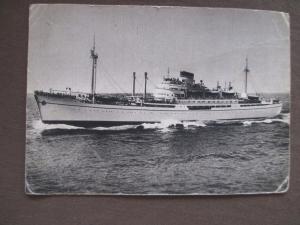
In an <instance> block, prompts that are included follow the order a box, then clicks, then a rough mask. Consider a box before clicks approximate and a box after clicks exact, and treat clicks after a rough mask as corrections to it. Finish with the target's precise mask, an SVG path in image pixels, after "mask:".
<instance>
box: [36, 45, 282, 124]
mask: <svg viewBox="0 0 300 225" xmlns="http://www.w3.org/2000/svg"><path fill="white" fill-rule="evenodd" d="M91 59H92V79H91V80H92V82H91V93H79V92H72V90H71V88H68V89H67V91H55V90H52V89H50V91H49V92H44V91H35V93H34V96H35V99H36V102H37V105H38V109H39V112H40V116H41V120H42V122H43V123H46V124H68V125H73V126H79V127H97V126H116V125H125V124H142V123H157V122H161V121H164V120H174V121H180V122H182V121H215V120H240V119H254V118H271V117H275V116H277V115H278V114H279V113H280V112H281V109H282V104H281V103H280V102H279V101H278V100H277V99H269V100H266V99H263V98H260V97H258V96H250V95H248V94H247V77H248V73H249V68H248V60H247V59H246V66H245V70H244V72H245V87H244V88H245V89H244V93H241V94H238V93H236V92H235V91H234V89H233V87H232V85H231V83H230V82H229V85H228V87H224V88H222V87H221V86H220V85H219V83H218V84H217V85H216V88H213V89H209V88H207V87H206V86H205V84H204V82H203V81H202V80H201V81H200V82H199V83H196V82H195V80H194V74H193V73H190V72H187V71H181V72H180V76H179V78H174V77H170V74H169V72H168V75H167V76H166V77H164V78H163V81H162V83H161V84H160V85H158V86H157V87H156V89H155V90H154V92H153V94H148V93H147V80H148V76H147V73H145V80H144V81H145V87H144V93H143V95H137V94H136V93H135V80H136V75H135V72H133V90H132V94H131V95H123V96H116V95H100V94H96V69H97V60H98V55H97V53H96V51H95V42H94V45H93V48H92V49H91Z"/></svg>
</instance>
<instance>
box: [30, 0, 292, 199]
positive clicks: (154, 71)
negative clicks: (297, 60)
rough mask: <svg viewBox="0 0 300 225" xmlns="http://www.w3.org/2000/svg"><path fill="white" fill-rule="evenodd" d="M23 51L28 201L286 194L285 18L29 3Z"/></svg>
mask: <svg viewBox="0 0 300 225" xmlns="http://www.w3.org/2000/svg"><path fill="white" fill-rule="evenodd" d="M28 46H29V47H28V74H27V80H28V83H27V120H26V128H27V130H26V165H25V166H26V174H25V183H26V184H25V186H26V193H27V194H34V195H39V194H41V195H51V194H124V195H231V194H259V193H283V192H286V191H287V190H288V185H289V161H290V150H289V127H290V119H289V118H290V110H289V105H290V28H289V15H288V14H287V13H283V12H275V11H263V10H247V9H225V8H198V7H156V6H116V5H115V6H112V5H106V6H104V5H71V4H69V5H63V4H34V5H31V7H30V18H29V45H28Z"/></svg>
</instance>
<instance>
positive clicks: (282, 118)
mask: <svg viewBox="0 0 300 225" xmlns="http://www.w3.org/2000/svg"><path fill="white" fill-rule="evenodd" d="M274 122H280V123H286V124H290V113H282V114H280V115H279V116H278V117H276V118H271V119H264V120H245V121H243V125H244V126H251V125H252V124H257V123H265V124H268V123H274Z"/></svg>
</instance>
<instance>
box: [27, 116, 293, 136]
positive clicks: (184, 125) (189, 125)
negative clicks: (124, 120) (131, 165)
mask: <svg viewBox="0 0 300 225" xmlns="http://www.w3.org/2000/svg"><path fill="white" fill-rule="evenodd" d="M274 122H281V123H286V124H290V114H289V113H282V114H280V115H279V116H278V117H276V118H271V119H262V120H216V121H200V120H199V121H178V120H163V121H161V122H159V123H143V124H141V125H121V126H112V127H95V128H84V127H76V126H71V125H66V124H45V123H43V122H42V121H41V120H36V121H33V123H32V127H33V128H34V130H36V131H44V130H90V131H122V130H134V129H138V130H143V129H145V130H147V129H155V130H160V131H163V132H164V131H171V130H173V129H195V128H201V127H203V128H204V127H213V126H220V125H222V126H223V125H224V126H226V125H243V126H251V125H252V124H259V123H264V124H270V123H274Z"/></svg>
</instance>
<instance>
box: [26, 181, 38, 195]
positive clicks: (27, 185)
mask: <svg viewBox="0 0 300 225" xmlns="http://www.w3.org/2000/svg"><path fill="white" fill-rule="evenodd" d="M25 194H27V195H38V193H36V192H34V191H33V190H32V189H31V187H30V184H29V183H28V182H27V180H26V181H25Z"/></svg>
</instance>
